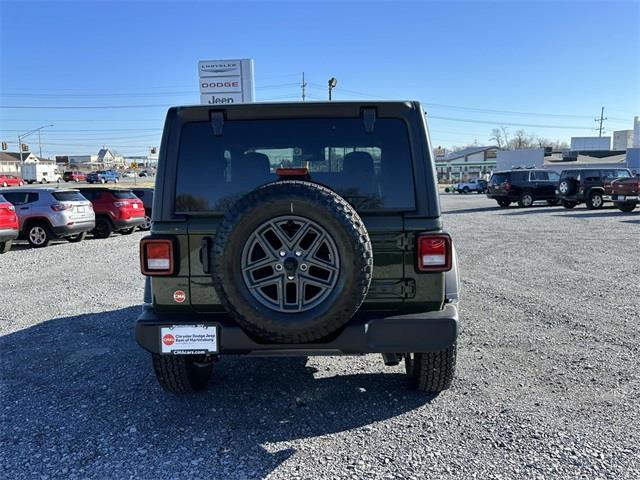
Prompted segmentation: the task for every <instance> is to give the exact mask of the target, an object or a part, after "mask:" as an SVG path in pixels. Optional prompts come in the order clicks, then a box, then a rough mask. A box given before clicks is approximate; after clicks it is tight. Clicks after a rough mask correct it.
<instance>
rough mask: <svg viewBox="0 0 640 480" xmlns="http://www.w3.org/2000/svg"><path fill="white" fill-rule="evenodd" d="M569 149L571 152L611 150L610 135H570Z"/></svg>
mask: <svg viewBox="0 0 640 480" xmlns="http://www.w3.org/2000/svg"><path fill="white" fill-rule="evenodd" d="M571 150H572V151H573V152H581V151H594V150H611V137H571ZM614 150H615V149H614Z"/></svg>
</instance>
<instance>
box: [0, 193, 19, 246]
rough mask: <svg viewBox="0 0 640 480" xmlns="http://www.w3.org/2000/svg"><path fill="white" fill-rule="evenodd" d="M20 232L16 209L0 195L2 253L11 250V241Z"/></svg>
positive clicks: (0, 242)
mask: <svg viewBox="0 0 640 480" xmlns="http://www.w3.org/2000/svg"><path fill="white" fill-rule="evenodd" d="M19 232H20V227H19V225H18V216H17V215H16V207H14V206H13V205H12V204H11V203H9V202H7V201H6V200H5V198H4V197H3V196H2V195H0V253H7V252H8V251H9V250H10V249H11V241H12V240H13V239H15V238H17V237H18V233H19Z"/></svg>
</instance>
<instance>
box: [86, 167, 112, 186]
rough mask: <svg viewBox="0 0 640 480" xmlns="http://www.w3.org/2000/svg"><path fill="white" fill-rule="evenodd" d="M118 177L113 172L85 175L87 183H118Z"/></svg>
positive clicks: (102, 171)
mask: <svg viewBox="0 0 640 480" xmlns="http://www.w3.org/2000/svg"><path fill="white" fill-rule="evenodd" d="M118 180H120V175H118V172H116V171H115V170H98V171H97V172H91V173H89V174H88V175H87V182H88V183H109V182H113V183H118Z"/></svg>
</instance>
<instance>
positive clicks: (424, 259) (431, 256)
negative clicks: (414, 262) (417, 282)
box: [417, 233, 452, 272]
mask: <svg viewBox="0 0 640 480" xmlns="http://www.w3.org/2000/svg"><path fill="white" fill-rule="evenodd" d="M451 250H452V248H451V237H450V236H449V235H448V234H446V233H436V234H423V235H420V236H418V248H417V255H418V270H420V271H421V272H447V271H449V270H451Z"/></svg>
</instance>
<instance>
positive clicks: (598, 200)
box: [556, 168, 632, 209]
mask: <svg viewBox="0 0 640 480" xmlns="http://www.w3.org/2000/svg"><path fill="white" fill-rule="evenodd" d="M631 176H632V175H631V172H630V171H629V170H627V169H626V168H583V169H578V170H563V171H562V173H561V174H560V181H559V182H558V186H557V190H556V193H557V194H558V198H559V199H560V201H561V202H562V206H563V207H565V208H573V207H575V206H576V205H578V204H580V203H584V204H586V206H587V208H588V209H596V208H602V207H603V205H604V203H605V201H607V200H610V198H605V191H604V185H605V183H606V182H608V181H611V180H615V179H624V178H631Z"/></svg>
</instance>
